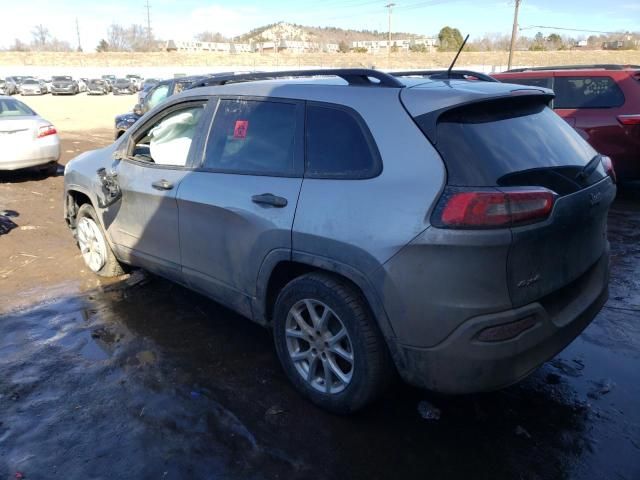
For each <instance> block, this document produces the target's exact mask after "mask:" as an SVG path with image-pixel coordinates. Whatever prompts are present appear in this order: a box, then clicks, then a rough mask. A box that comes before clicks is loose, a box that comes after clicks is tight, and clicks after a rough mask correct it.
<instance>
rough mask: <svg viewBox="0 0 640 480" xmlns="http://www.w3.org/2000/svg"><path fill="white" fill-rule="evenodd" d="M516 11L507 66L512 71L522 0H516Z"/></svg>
mask: <svg viewBox="0 0 640 480" xmlns="http://www.w3.org/2000/svg"><path fill="white" fill-rule="evenodd" d="M515 2H516V9H515V12H514V13H513V29H512V30H511V46H510V47H509V63H508V65H507V70H510V69H511V60H513V49H514V48H515V46H516V36H517V35H518V10H520V2H521V0H515Z"/></svg>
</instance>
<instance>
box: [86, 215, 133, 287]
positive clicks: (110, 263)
mask: <svg viewBox="0 0 640 480" xmlns="http://www.w3.org/2000/svg"><path fill="white" fill-rule="evenodd" d="M81 222H87V223H88V224H89V225H90V227H91V231H92V233H93V234H94V236H95V237H96V238H95V240H97V241H100V242H102V243H101V245H99V246H98V247H97V248H94V249H93V250H92V251H95V250H98V249H101V256H102V261H101V262H99V263H92V262H91V261H89V260H88V258H89V255H90V254H91V251H90V252H88V253H85V252H83V251H82V250H83V246H82V245H83V244H86V243H85V240H84V238H86V237H87V235H86V233H84V228H85V227H84V226H83V224H82V223H81ZM75 236H76V241H77V243H78V248H80V251H81V253H82V258H83V260H84V263H85V265H86V266H87V268H89V269H90V270H91V271H92V272H94V273H95V274H97V275H100V276H101V277H117V276H119V275H122V274H124V273H125V272H124V269H123V268H122V265H121V264H120V262H119V261H118V259H117V258H116V257H115V255H114V254H113V251H112V250H111V246H110V245H109V242H108V241H107V236H106V235H105V233H104V230H103V228H102V225H100V222H99V221H98V217H97V215H96V211H95V210H94V209H93V207H92V206H91V205H90V204H88V203H85V204H84V205H82V206H81V207H80V208H79V209H78V214H77V215H76V229H75Z"/></svg>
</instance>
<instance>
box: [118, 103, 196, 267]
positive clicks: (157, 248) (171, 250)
mask: <svg viewBox="0 0 640 480" xmlns="http://www.w3.org/2000/svg"><path fill="white" fill-rule="evenodd" d="M204 107H205V102H204V101H198V102H189V103H184V104H177V105H171V106H169V107H168V108H167V109H165V110H163V111H162V112H159V113H158V115H157V116H155V117H154V118H152V119H151V120H150V121H148V122H145V125H143V126H142V127H141V128H140V129H137V130H136V131H135V132H132V136H131V138H130V140H129V142H128V145H129V146H128V148H129V150H128V151H127V152H126V155H125V158H124V159H122V160H121V161H120V162H119V163H118V164H117V165H116V167H115V173H116V175H117V177H116V179H117V182H118V185H119V187H120V191H121V193H122V198H121V200H120V202H118V203H117V204H115V205H114V206H113V210H115V213H114V214H113V221H112V222H111V223H110V225H109V227H108V229H109V233H110V234H111V237H112V238H113V239H114V242H115V243H116V244H117V246H116V248H118V250H119V253H120V254H121V255H122V256H123V257H124V258H125V259H128V260H129V261H130V262H131V263H133V264H134V265H139V266H142V267H145V268H147V269H149V270H151V271H155V272H156V273H159V274H160V275H163V276H166V277H170V278H174V279H180V277H181V270H180V239H179V234H178V205H177V202H176V195H177V192H178V188H179V187H180V184H181V183H182V182H183V181H184V179H185V177H186V176H187V175H189V173H190V171H191V169H190V164H189V158H190V155H192V153H190V152H191V151H192V150H193V149H192V148H191V145H192V144H194V143H196V137H197V135H199V126H200V122H201V120H202V118H203V117H204V112H205V108H204Z"/></svg>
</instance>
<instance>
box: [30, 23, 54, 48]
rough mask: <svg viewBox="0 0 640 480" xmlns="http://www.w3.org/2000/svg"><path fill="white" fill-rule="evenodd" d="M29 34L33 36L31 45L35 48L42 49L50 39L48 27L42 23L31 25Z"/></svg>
mask: <svg viewBox="0 0 640 480" xmlns="http://www.w3.org/2000/svg"><path fill="white" fill-rule="evenodd" d="M31 36H32V37H33V46H34V48H35V49H36V50H44V49H45V47H46V46H47V43H49V40H50V39H51V34H50V33H49V29H48V28H47V27H45V26H44V25H42V24H40V25H36V26H35V27H33V30H31Z"/></svg>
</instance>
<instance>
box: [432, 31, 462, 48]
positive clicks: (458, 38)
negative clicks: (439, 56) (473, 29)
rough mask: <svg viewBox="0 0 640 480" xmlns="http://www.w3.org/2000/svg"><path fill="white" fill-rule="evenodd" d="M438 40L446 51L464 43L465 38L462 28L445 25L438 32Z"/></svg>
mask: <svg viewBox="0 0 640 480" xmlns="http://www.w3.org/2000/svg"><path fill="white" fill-rule="evenodd" d="M438 41H439V42H440V48H439V49H440V50H441V51H444V52H449V51H455V50H458V49H459V48H460V45H462V42H463V39H462V34H461V33H460V30H458V29H457V28H451V27H449V26H446V27H443V28H442V29H440V33H438Z"/></svg>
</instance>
